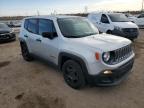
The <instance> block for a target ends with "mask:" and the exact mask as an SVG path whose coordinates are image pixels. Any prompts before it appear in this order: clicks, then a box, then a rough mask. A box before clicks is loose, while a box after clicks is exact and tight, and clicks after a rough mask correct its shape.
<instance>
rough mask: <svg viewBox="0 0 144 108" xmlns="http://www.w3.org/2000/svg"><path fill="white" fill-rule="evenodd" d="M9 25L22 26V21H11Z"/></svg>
mask: <svg viewBox="0 0 144 108" xmlns="http://www.w3.org/2000/svg"><path fill="white" fill-rule="evenodd" d="M7 25H8V26H9V27H11V28H12V27H21V21H20V20H19V21H17V20H16V21H9V22H8V23H7Z"/></svg>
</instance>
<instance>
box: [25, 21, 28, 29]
mask: <svg viewBox="0 0 144 108" xmlns="http://www.w3.org/2000/svg"><path fill="white" fill-rule="evenodd" d="M27 27H28V19H26V20H25V22H24V28H25V29H26V30H27Z"/></svg>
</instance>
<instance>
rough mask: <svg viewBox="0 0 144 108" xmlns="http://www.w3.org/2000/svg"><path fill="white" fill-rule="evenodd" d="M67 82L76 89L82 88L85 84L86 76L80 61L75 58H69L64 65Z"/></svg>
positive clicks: (63, 69)
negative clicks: (74, 59)
mask: <svg viewBox="0 0 144 108" xmlns="http://www.w3.org/2000/svg"><path fill="white" fill-rule="evenodd" d="M62 71H63V76H64V80H65V82H66V83H67V84H68V85H69V86H70V87H72V88H74V89H80V88H82V87H84V86H85V78H84V74H83V71H82V68H81V66H80V64H79V63H77V62H75V61H73V60H67V61H66V62H65V63H64V64H63V66H62Z"/></svg>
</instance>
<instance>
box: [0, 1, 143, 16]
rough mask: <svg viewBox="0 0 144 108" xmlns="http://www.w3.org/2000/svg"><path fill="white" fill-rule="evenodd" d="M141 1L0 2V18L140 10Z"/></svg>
mask: <svg viewBox="0 0 144 108" xmlns="http://www.w3.org/2000/svg"><path fill="white" fill-rule="evenodd" d="M141 7H142V0H0V16H19V15H21V16H23V15H25V16H28V15H37V14H38V13H39V14H40V15H48V14H51V13H58V14H66V13H80V12H85V11H87V12H93V11H128V10H129V11H131V10H141Z"/></svg>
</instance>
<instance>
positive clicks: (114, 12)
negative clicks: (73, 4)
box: [90, 12, 122, 15]
mask: <svg viewBox="0 0 144 108" xmlns="http://www.w3.org/2000/svg"><path fill="white" fill-rule="evenodd" d="M90 14H108V15H109V14H122V13H116V12H91V13H90Z"/></svg>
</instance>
